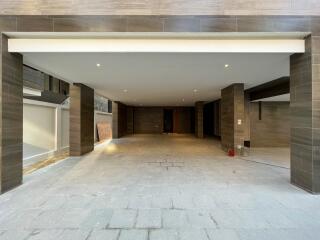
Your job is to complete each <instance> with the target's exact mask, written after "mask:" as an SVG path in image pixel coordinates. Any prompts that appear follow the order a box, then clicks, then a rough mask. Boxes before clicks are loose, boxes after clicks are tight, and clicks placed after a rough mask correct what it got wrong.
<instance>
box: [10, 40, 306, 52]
mask: <svg viewBox="0 0 320 240" xmlns="http://www.w3.org/2000/svg"><path fill="white" fill-rule="evenodd" d="M304 51H305V43H304V40H301V39H266V40H260V39H259V40H253V39H248V40H245V39H234V40H230V39H219V40H217V39H9V52H20V53H24V52H37V53H39V52H51V53H52V52H66V53H67V52H70V53H71V52H82V53H84V52H144V53H146V52H155V53H161V52H173V53H179V52H181V53H192V52H194V53H303V52H304Z"/></svg>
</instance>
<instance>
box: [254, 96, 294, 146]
mask: <svg viewBox="0 0 320 240" xmlns="http://www.w3.org/2000/svg"><path fill="white" fill-rule="evenodd" d="M250 133H251V134H250V146H251V147H289V146H290V103H289V102H262V103H261V120H259V103H250Z"/></svg>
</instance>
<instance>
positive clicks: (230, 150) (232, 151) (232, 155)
mask: <svg viewBox="0 0 320 240" xmlns="http://www.w3.org/2000/svg"><path fill="white" fill-rule="evenodd" d="M234 155H235V152H234V149H232V148H231V149H229V150H228V156H229V157H234Z"/></svg>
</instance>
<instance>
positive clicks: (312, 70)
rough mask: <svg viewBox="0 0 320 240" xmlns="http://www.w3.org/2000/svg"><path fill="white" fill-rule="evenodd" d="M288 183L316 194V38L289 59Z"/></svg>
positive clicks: (319, 56) (319, 147) (319, 167)
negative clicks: (304, 49)
mask: <svg viewBox="0 0 320 240" xmlns="http://www.w3.org/2000/svg"><path fill="white" fill-rule="evenodd" d="M290 75H291V80H290V97H291V103H290V108H291V182H292V183H293V184H295V185H298V186H300V187H301V188H303V189H306V190H308V191H310V192H313V193H320V37H314V36H309V37H308V38H307V39H306V52H305V53H304V54H294V55H292V56H291V58H290Z"/></svg>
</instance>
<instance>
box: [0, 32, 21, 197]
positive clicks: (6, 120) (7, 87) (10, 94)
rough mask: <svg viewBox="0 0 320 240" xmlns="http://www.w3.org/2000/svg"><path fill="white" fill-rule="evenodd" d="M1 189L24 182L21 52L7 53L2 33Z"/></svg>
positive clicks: (10, 187) (0, 53)
mask: <svg viewBox="0 0 320 240" xmlns="http://www.w3.org/2000/svg"><path fill="white" fill-rule="evenodd" d="M0 38H1V41H0V47H1V52H0V58H1V60H0V67H1V70H0V97H1V101H0V103H1V104H0V137H1V141H0V142H1V146H0V170H1V173H0V191H1V193H3V192H5V191H7V190H10V189H12V188H14V187H16V186H18V185H20V184H21V183H22V143H23V139H22V136H23V131H22V126H23V80H22V67H23V61H22V55H20V54H11V53H9V52H8V38H7V36H5V35H3V34H0Z"/></svg>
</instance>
